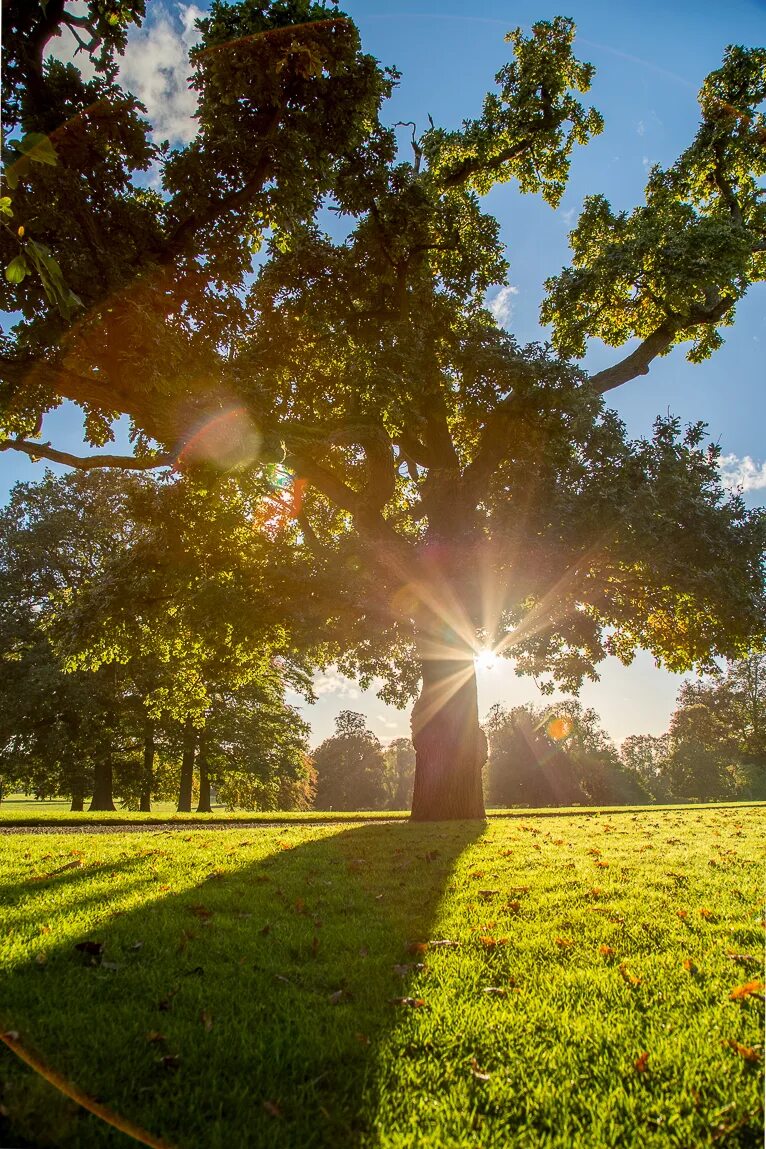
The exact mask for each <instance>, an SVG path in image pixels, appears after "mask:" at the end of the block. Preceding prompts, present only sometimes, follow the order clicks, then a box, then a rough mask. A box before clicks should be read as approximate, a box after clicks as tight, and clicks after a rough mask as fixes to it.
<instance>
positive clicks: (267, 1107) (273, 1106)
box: [263, 846, 290, 1117]
mask: <svg viewBox="0 0 766 1149" xmlns="http://www.w3.org/2000/svg"><path fill="white" fill-rule="evenodd" d="M282 849H283V850H284V849H288V850H289V849H290V847H289V846H283V847H282ZM263 1110H264V1112H265V1113H268V1115H269V1117H281V1116H282V1109H281V1106H279V1105H278V1104H277V1102H276V1101H264V1102H263Z"/></svg>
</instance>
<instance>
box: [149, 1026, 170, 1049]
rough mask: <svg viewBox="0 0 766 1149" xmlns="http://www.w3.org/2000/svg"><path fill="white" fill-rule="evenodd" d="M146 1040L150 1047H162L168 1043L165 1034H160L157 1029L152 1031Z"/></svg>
mask: <svg viewBox="0 0 766 1149" xmlns="http://www.w3.org/2000/svg"><path fill="white" fill-rule="evenodd" d="M146 1040H147V1041H148V1042H149V1044H150V1045H162V1044H163V1043H164V1042H166V1041H167V1038H166V1037H165V1034H164V1033H160V1032H159V1030H157V1029H150V1030H149V1032H148V1033H147V1035H146Z"/></svg>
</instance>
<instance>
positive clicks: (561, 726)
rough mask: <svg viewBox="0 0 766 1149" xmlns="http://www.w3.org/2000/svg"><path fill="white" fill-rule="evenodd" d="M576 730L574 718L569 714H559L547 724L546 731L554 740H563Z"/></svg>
mask: <svg viewBox="0 0 766 1149" xmlns="http://www.w3.org/2000/svg"><path fill="white" fill-rule="evenodd" d="M573 730H574V719H573V718H570V717H569V715H568V714H558V715H556V717H555V718H551V719H549V721H548V722H547V723H546V726H545V733H546V734H547V735H548V737H549V738H552V739H553V741H554V742H563V741H564V739H565V738H568V737H569V735H570V734H571V733H572V731H573Z"/></svg>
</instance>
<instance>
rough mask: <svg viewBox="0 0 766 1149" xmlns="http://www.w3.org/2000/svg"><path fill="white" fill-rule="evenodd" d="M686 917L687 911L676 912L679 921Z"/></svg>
mask: <svg viewBox="0 0 766 1149" xmlns="http://www.w3.org/2000/svg"><path fill="white" fill-rule="evenodd" d="M688 916H689V911H688V910H676V917H677V918H680V919H681V921H684V919H685V918H688Z"/></svg>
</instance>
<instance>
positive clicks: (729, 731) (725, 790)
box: [665, 652, 766, 799]
mask: <svg viewBox="0 0 766 1149" xmlns="http://www.w3.org/2000/svg"><path fill="white" fill-rule="evenodd" d="M669 740H670V748H669V754H668V756H667V760H666V766H665V769H666V773H667V778H668V783H669V785H670V787H671V788H672V790H673V792H674V793H675V794H676V795H677V796H678V797H681V798H686V797H696V798H702V799H707V798H722V797H728V796H731V795H734V794H735V793H736V794H738V795H739V796H742V797H754V798H757V797H760V796H761V794H762V793H764V792H765V788H766V656H764V655H763V654H761V653H757V652H754V653H752V654H750V655H749V656H748V657H747V658H743V659H740V660H738V661H735V662H729V663H728V665H727V667H726V670H725V671H724V672H721V671H719V672H718V673H717V674H716V675H715V676H713V677H709V678H707V679H701V680H698V681H688V682H685V683H684V684H683V686H682V687H681V690H680V691H679V695H678V700H677V708H676V710H675V711H674V713H673V715H672V717H671V722H670V733H669Z"/></svg>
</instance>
